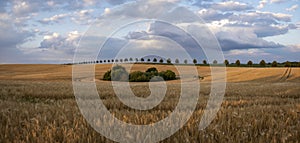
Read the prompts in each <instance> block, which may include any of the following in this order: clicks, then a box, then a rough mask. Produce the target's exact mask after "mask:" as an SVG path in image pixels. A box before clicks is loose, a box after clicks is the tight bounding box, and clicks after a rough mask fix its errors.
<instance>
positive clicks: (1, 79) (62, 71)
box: [0, 64, 300, 143]
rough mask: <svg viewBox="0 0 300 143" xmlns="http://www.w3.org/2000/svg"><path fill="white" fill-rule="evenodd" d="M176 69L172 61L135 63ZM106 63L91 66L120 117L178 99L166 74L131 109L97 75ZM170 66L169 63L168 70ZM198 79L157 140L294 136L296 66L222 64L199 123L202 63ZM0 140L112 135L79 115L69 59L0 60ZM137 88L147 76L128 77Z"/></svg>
mask: <svg viewBox="0 0 300 143" xmlns="http://www.w3.org/2000/svg"><path fill="white" fill-rule="evenodd" d="M153 66H155V67H157V68H158V70H167V69H171V70H175V68H174V67H173V66H171V65H143V64H142V65H141V64H138V65H135V66H134V67H133V71H134V70H141V71H144V70H146V69H147V68H149V67H153ZM110 67H111V65H97V66H96V72H97V73H96V79H97V80H96V84H97V88H98V90H99V91H100V90H101V91H104V92H100V94H99V96H100V98H101V99H102V101H103V103H104V104H105V105H106V107H107V108H108V109H109V110H110V112H111V113H113V114H114V115H115V117H117V118H118V119H120V120H123V121H124V122H128V123H133V124H149V123H154V122H157V121H159V120H161V119H163V118H164V117H166V116H168V115H169V114H170V113H171V112H172V111H173V109H174V108H175V107H176V104H177V102H178V99H179V96H180V95H179V94H180V84H179V83H180V80H175V81H168V82H167V86H168V89H167V94H166V96H165V98H164V100H163V101H162V103H161V104H159V105H158V106H157V107H155V108H153V109H151V110H149V111H143V112H140V111H135V110H132V109H129V108H128V107H127V106H125V105H123V104H122V103H121V102H120V101H119V100H118V98H117V97H116V95H115V94H114V91H113V88H112V86H111V83H110V82H108V81H102V80H99V79H100V78H101V76H102V75H103V74H104V72H106V71H107V70H108V69H109V68H110ZM175 71H176V70H175ZM198 71H199V73H200V75H202V76H204V80H202V81H201V82H200V85H201V91H200V97H199V101H198V105H197V107H196V111H195V112H194V114H193V115H192V117H191V118H190V120H189V121H188V123H187V124H185V126H184V127H183V128H182V129H180V130H179V131H178V132H177V133H175V134H174V135H173V136H171V137H169V138H167V139H165V140H164V141H163V142H172V143H173V142H300V92H299V91H300V86H299V85H300V68H292V69H287V68H227V82H228V83H227V88H226V94H225V97H224V101H223V103H222V106H221V109H220V110H219V112H218V113H217V116H216V118H215V119H214V120H213V121H212V123H211V124H210V125H209V126H208V127H207V128H206V129H205V130H202V131H199V130H198V124H199V123H200V120H201V115H202V114H203V110H204V109H205V105H206V102H207V99H208V97H209V96H208V95H209V93H210V80H211V75H210V70H209V67H198ZM0 87H1V88H0V132H1V134H0V142H112V141H111V140H108V139H106V138H105V137H103V136H101V135H100V134H99V133H97V132H96V131H94V130H93V128H92V127H91V126H90V125H89V124H88V123H87V122H86V121H85V119H84V117H83V116H82V115H81V113H80V111H79V109H78V107H77V103H76V101H75V97H74V95H73V90H72V66H70V65H0ZM131 88H132V90H133V91H134V93H135V94H136V95H137V96H141V97H146V96H148V95H149V94H150V90H149V88H148V83H132V84H131Z"/></svg>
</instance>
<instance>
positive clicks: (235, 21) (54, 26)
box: [0, 0, 300, 64]
mask: <svg viewBox="0 0 300 143" xmlns="http://www.w3.org/2000/svg"><path fill="white" fill-rule="evenodd" d="M299 6H300V3H299V0H253V1H248V0H247V1H246V0H198V1H197V0H138V1H133V0H65V1H61V0H44V1H40V0H1V1H0V32H1V35H0V64H10V63H70V62H73V58H74V54H75V53H76V51H77V50H76V48H77V47H78V45H84V44H87V45H86V46H94V47H95V49H97V48H99V45H97V44H99V42H98V43H97V42H95V41H101V40H99V39H107V43H106V44H105V45H104V48H103V49H102V50H101V51H100V53H99V55H103V56H102V57H103V58H107V59H109V58H114V56H115V55H116V54H118V51H120V49H122V48H123V49H122V50H123V56H128V57H132V56H137V55H138V54H140V55H145V53H149V52H150V53H151V52H153V53H152V54H157V53H168V54H170V56H171V55H173V56H174V57H176V56H179V55H180V54H178V53H181V52H180V50H179V49H180V48H176V47H180V46H182V47H184V48H186V49H188V51H190V53H192V54H191V56H192V58H196V59H198V60H199V61H200V60H203V59H205V56H202V55H201V54H199V55H197V54H195V52H193V48H194V47H195V46H196V44H195V42H193V39H192V38H186V37H182V36H183V35H185V34H178V33H176V31H177V32H180V30H176V28H175V29H172V28H171V31H173V32H170V31H167V30H166V29H168V26H166V25H164V24H161V23H159V22H155V21H142V20H143V19H155V18H157V17H160V16H162V15H168V17H169V18H170V19H176V18H178V17H192V16H197V17H199V18H200V19H201V20H202V22H203V23H204V24H205V25H206V27H207V28H208V29H209V30H210V31H211V33H212V34H213V35H214V36H215V38H216V39H217V41H218V43H219V45H220V47H221V49H222V52H223V54H224V57H225V58H226V59H228V60H229V61H230V62H235V60H238V59H239V60H241V62H242V63H246V62H247V61H248V60H252V61H253V62H259V61H260V60H262V59H263V60H265V61H267V62H272V61H274V60H276V61H278V62H285V61H300V56H299V55H300V40H299V39H300V38H299V37H300V9H299ZM120 18H122V19H123V20H124V19H126V20H127V21H129V20H130V19H139V20H141V22H137V23H135V24H132V25H130V24H129V25H126V24H125V25H126V26H125V27H121V28H120V27H119V28H120V29H119V30H118V29H116V31H117V32H115V33H111V34H110V33H106V32H108V31H109V30H107V29H109V27H112V25H114V24H113V23H112V22H113V21H114V22H116V20H115V19H120ZM126 20H124V21H118V22H122V23H126ZM110 22H111V23H110ZM194 23H195V20H193V19H192V18H191V19H186V20H182V21H179V20H177V21H176V22H175V24H174V25H173V26H180V25H184V26H185V27H189V26H190V25H192V24H194ZM95 24H96V25H100V26H101V27H98V29H97V28H95V27H97V26H95ZM169 27H170V26H169ZM171 27H172V26H171ZM190 27H191V26H190ZM93 28H94V30H95V29H97V30H98V31H97V33H106V34H102V35H101V36H99V35H98V37H97V36H94V37H93V36H92V35H91V34H90V35H87V33H92V32H91V29H93ZM198 29H199V27H198ZM106 30H107V31H106ZM169 30H170V29H169ZM174 31H175V32H174ZM191 31H193V29H192V30H191ZM108 35H110V36H109V37H108ZM185 36H186V35H185ZM83 37H84V38H83ZM82 39H87V40H85V42H88V41H90V42H91V43H81V41H82ZM169 39H172V40H173V41H172V40H169ZM174 39H175V43H174ZM83 41H84V40H83ZM102 41H103V40H102ZM176 42H177V43H176ZM170 47H173V49H172V48H171V49H170ZM174 47H175V48H174ZM83 48H84V47H83ZM126 48H127V49H126ZM128 51H131V52H128ZM132 51H134V54H133V55H130V54H131V53H133V52H132ZM90 52H95V51H90ZM175 53H177V55H176V54H175ZM193 53H194V54H193ZM121 55H122V54H121Z"/></svg>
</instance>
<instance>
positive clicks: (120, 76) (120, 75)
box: [103, 65, 128, 81]
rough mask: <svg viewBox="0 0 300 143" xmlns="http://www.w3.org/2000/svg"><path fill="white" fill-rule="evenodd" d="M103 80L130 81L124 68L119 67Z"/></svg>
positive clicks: (110, 71)
mask: <svg viewBox="0 0 300 143" xmlns="http://www.w3.org/2000/svg"><path fill="white" fill-rule="evenodd" d="M103 80H112V81H128V73H127V71H126V69H125V68H124V67H122V66H119V65H117V66H114V67H113V68H112V70H109V71H107V72H106V73H105V74H104V76H103Z"/></svg>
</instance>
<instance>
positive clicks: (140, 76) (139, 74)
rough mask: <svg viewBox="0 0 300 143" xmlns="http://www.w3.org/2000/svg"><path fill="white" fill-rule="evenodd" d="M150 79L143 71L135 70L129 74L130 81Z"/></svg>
mask: <svg viewBox="0 0 300 143" xmlns="http://www.w3.org/2000/svg"><path fill="white" fill-rule="evenodd" d="M149 80H150V79H149V78H148V77H147V76H146V74H145V73H143V72H141V71H135V72H132V73H130V74H129V81H130V82H147V81H149Z"/></svg>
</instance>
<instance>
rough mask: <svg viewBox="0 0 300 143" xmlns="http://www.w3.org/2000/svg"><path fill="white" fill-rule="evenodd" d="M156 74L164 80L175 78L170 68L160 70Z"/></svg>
mask: <svg viewBox="0 0 300 143" xmlns="http://www.w3.org/2000/svg"><path fill="white" fill-rule="evenodd" d="M158 75H159V76H161V77H162V78H163V79H164V80H174V79H176V74H175V73H174V72H173V71H171V70H167V71H162V72H160V73H159V74H158Z"/></svg>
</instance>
